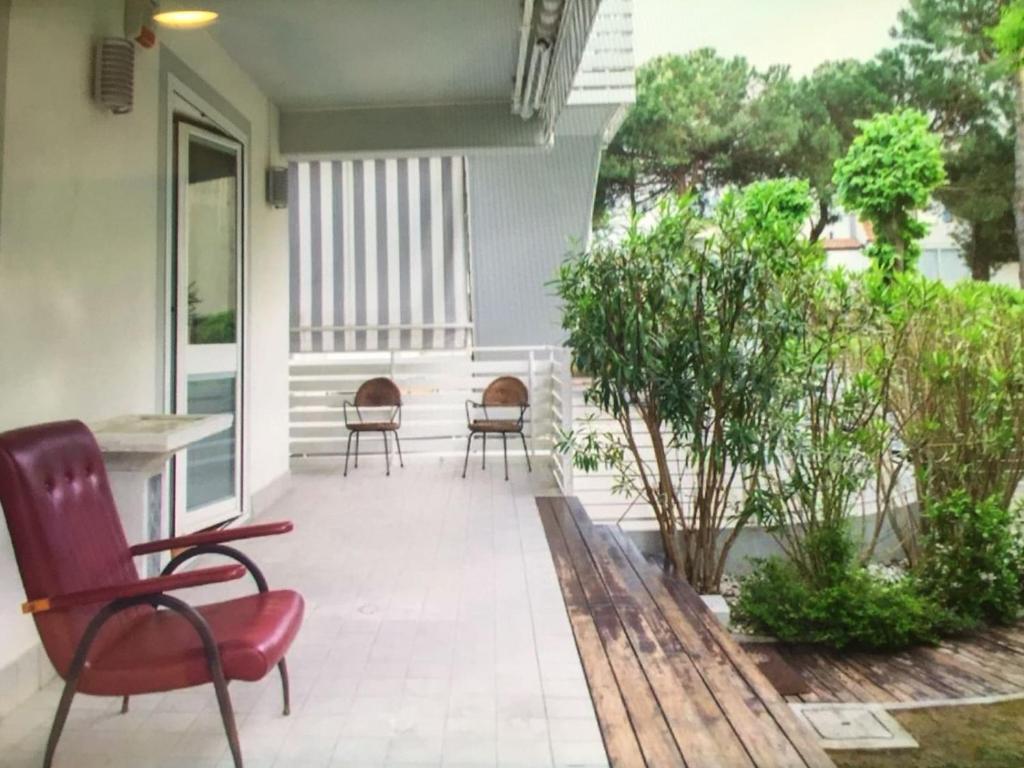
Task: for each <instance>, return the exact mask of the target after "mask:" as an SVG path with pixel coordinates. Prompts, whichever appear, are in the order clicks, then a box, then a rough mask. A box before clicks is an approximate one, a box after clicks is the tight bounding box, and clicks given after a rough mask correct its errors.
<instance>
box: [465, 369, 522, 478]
mask: <svg viewBox="0 0 1024 768" xmlns="http://www.w3.org/2000/svg"><path fill="white" fill-rule="evenodd" d="M529 407H530V392H529V390H528V389H527V388H526V385H525V384H523V382H522V381H520V380H519V379H517V378H516V377H515V376H499V377H498V378H497V379H495V380H494V381H492V382H491V383H490V384H488V385H487V387H486V388H485V389H484V393H483V396H482V397H481V398H480V402H474V401H473V400H467V401H466V425H467V427H468V428H469V437H467V438H466V460H465V461H464V462H463V463H462V477H463V478H465V477H466V469H467V468H468V467H469V451H470V448H471V447H472V445H473V438H474V437H476V436H477V435H479V436H480V437H481V438H483V451H482V455H483V461H482V466H483V468H484V469H486V468H487V436H488V435H501V448H502V453H503V454H504V456H505V479H506V480H508V436H509V435H519V439H520V440H521V441H522V442H523V453H524V454H526V466H527V469H528V470H529V471H530V472H533V466H532V465H531V464H530V450H529V448H527V447H526V435H525V434H524V433H523V427H524V424H525V420H526V410H527V409H528V408H529ZM495 410H497V411H503V412H508V411H512V412H514V413H516V412H517V415H516V416H515V418H508V417H504V416H505V414H504V413H502V414H500V415H501V416H502V417H504V418H501V417H499V416H498V415H496V414H494V413H492V411H495ZM477 414H482V415H483V418H480V417H479V416H478V415H477Z"/></svg>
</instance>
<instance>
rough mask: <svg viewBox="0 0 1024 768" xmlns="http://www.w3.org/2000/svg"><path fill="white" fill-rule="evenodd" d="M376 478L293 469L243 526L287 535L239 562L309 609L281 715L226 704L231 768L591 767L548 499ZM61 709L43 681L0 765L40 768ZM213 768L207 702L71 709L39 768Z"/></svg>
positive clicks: (592, 752) (531, 480)
mask: <svg viewBox="0 0 1024 768" xmlns="http://www.w3.org/2000/svg"><path fill="white" fill-rule="evenodd" d="M381 463H382V462H381V461H380V460H379V459H375V458H373V457H370V458H364V459H363V460H362V461H361V462H360V467H359V469H358V470H356V471H352V472H350V473H349V477H348V478H342V476H341V473H340V470H339V467H338V465H337V463H334V462H319V463H316V464H308V465H305V466H298V465H297V466H296V467H295V471H294V473H293V484H292V487H291V489H290V490H289V491H288V493H287V494H286V495H285V496H284V497H283V498H282V499H281V500H280V501H278V502H277V503H276V504H274V505H273V506H272V507H271V508H270V509H267V510H266V511H265V513H264V514H263V515H262V516H261V519H266V520H273V519H282V518H288V519H292V520H294V522H295V531H294V533H292V534H290V535H288V536H284V537H279V538H273V539H266V540H253V541H251V542H243V543H242V545H241V548H242V549H243V550H244V551H246V552H247V553H248V554H250V555H251V556H252V557H253V559H254V560H255V561H256V562H257V563H259V564H260V566H261V567H262V568H263V570H264V572H265V573H266V575H267V578H268V580H269V581H270V583H271V585H272V586H278V585H279V586H282V587H290V588H294V589H297V590H298V591H300V592H301V593H302V594H303V596H304V597H305V599H306V610H307V613H306V619H305V622H304V625H303V628H302V630H301V631H300V633H299V636H298V638H297V640H296V642H295V644H294V646H293V648H292V651H291V653H290V655H289V658H288V664H289V669H290V672H291V680H292V716H291V717H289V718H284V717H282V716H281V691H280V683H279V680H278V678H277V675H276V674H272V675H270V676H268V678H267V679H266V680H263V681H261V682H259V683H252V684H250V683H235V684H232V686H231V696H232V700H233V703H234V706H235V710H236V717H237V719H238V722H239V732H240V738H241V744H242V752H243V755H244V757H245V763H246V766H247V768H283V767H284V766H287V767H288V768H305V767H306V766H309V767H310V768H312V767H313V766H317V768H327V767H328V766H330V767H332V768H341V766H346V767H348V768H355V767H356V766H375V768H381V767H383V766H402V768H414V766H416V765H429V766H434V768H440V767H441V766H445V767H446V768H452V767H454V766H474V767H476V768H489V766H499V765H501V766H504V765H524V766H525V765H528V766H531V768H543V767H544V766H552V765H576V764H580V765H587V766H590V765H604V764H605V763H606V761H605V758H604V750H603V747H602V745H601V736H600V732H599V730H598V728H597V723H596V720H595V718H594V714H593V707H592V706H591V704H590V700H589V697H588V695H587V688H586V682H585V680H584V677H583V673H582V668H581V667H580V663H579V659H578V657H577V656H576V652H575V644H574V641H573V637H572V630H571V628H570V626H569V622H568V620H567V618H566V615H565V609H564V607H563V605H562V602H561V592H560V590H559V586H558V581H557V578H556V575H555V572H554V569H553V567H552V564H551V559H550V555H549V554H548V550H547V544H546V541H545V538H544V531H543V527H542V526H541V524H540V521H539V519H538V517H537V513H536V507H535V505H534V500H533V499H534V496H535V495H543V494H550V493H551V492H552V488H551V487H550V485H549V484H548V483H546V482H545V479H544V475H543V473H542V472H541V471H535V472H534V473H533V474H532V475H528V474H527V473H526V472H525V467H524V466H520V465H518V464H516V465H513V466H512V468H511V470H512V471H511V475H512V480H511V482H508V483H506V482H504V480H503V477H502V472H501V468H500V467H498V469H496V470H494V471H491V470H488V471H487V472H481V471H479V468H477V471H475V472H471V473H470V474H469V476H468V477H467V479H466V480H462V479H461V477H460V474H461V462H460V461H458V460H456V459H454V458H448V459H439V458H437V457H425V456H409V457H408V458H407V461H406V469H404V470H396V471H395V472H394V473H393V475H392V476H391V477H390V478H386V477H384V475H383V467H382V466H377V465H378V464H381ZM538 463H540V462H539V461H538ZM201 560H203V562H202V563H201V565H209V564H213V562H214V561H213V560H206V559H205V558H201ZM251 589H252V587H251V584H249V583H246V582H238V583H234V584H229V585H217V586H216V587H210V588H203V589H201V590H189V591H187V592H184V593H182V597H184V598H185V599H187V600H190V601H192V602H206V601H210V600H216V599H223V598H225V597H229V596H234V595H237V594H243V593H246V592H248V591H251ZM59 695H60V686H59V685H58V684H57V683H56V682H55V683H53V684H51V685H50V686H48V687H47V688H46V689H44V690H43V691H40V692H39V693H38V694H36V695H35V696H33V697H32V699H30V700H29V701H28V702H27V703H26V704H24V705H23V706H22V707H20V708H19V709H18V710H16V711H15V712H14V713H12V714H11V715H10V716H8V717H7V718H5V719H4V720H3V721H0V750H2V751H3V752H4V754H5V757H4V761H3V764H4V765H5V766H6V765H11V766H16V767H17V768H21V766H22V765H25V766H28V765H31V766H36V765H38V763H39V761H40V758H41V751H42V748H43V745H44V744H45V741H46V736H47V733H48V730H49V724H50V721H51V719H52V717H53V712H54V709H55V707H56V703H57V699H58V698H59ZM549 718H550V720H549ZM8 757H9V758H10V759H9V760H8ZM230 760H231V759H230V753H229V752H228V749H227V742H226V740H225V738H224V733H223V729H222V726H221V722H220V718H219V715H218V711H217V705H216V699H215V697H214V695H213V690H212V689H211V688H210V687H209V686H206V687H203V688H199V689H193V690H189V691H177V692H174V693H169V694H160V695H153V696H138V697H134V698H133V699H132V703H131V711H130V712H129V714H127V715H124V716H122V715H120V714H119V701H118V700H114V699H100V698H94V697H86V696H80V697H78V698H76V700H75V704H74V707H73V709H72V714H71V718H70V720H69V723H68V726H67V730H66V731H65V734H64V736H63V738H62V740H61V744H60V747H59V749H58V760H57V765H75V766H76V767H77V768H91V767H92V766H103V767H104V768H127V766H132V768H135V766H139V765H143V764H145V765H147V766H188V767H189V768H220V767H221V766H230V765H231V761H230Z"/></svg>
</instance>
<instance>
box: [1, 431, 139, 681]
mask: <svg viewBox="0 0 1024 768" xmlns="http://www.w3.org/2000/svg"><path fill="white" fill-rule="evenodd" d="M0 505H2V506H3V510H4V515H5V517H6V518H7V528H8V530H9V531H10V534H11V543H12V544H13V545H14V554H15V557H16V558H17V561H18V569H19V571H20V572H21V580H22V583H23V585H24V587H25V595H26V597H27V598H28V599H29V600H36V599H39V598H43V597H48V596H53V595H57V594H62V593H67V592H77V591H79V590H83V589H93V588H96V587H105V586H110V585H113V584H123V583H125V582H130V581H136V580H138V578H139V576H138V572H137V571H136V569H135V564H134V563H133V562H132V558H131V555H130V554H129V551H128V542H127V541H126V540H125V536H124V529H123V528H122V527H121V518H120V516H119V515H118V512H117V508H116V507H115V505H114V498H113V495H112V494H111V491H110V484H109V481H108V480H107V474H106V470H105V468H104V466H103V458H102V455H101V454H100V450H99V446H98V445H97V444H96V440H95V438H94V437H93V435H92V433H91V432H90V431H89V429H88V427H86V426H85V425H84V424H82V423H81V422H79V421H62V422H54V423H50V424H41V425H38V426H33V427H25V428H23V429H16V430H13V431H11V432H5V433H3V434H0ZM101 607H102V606H100V605H97V606H87V607H85V608H81V609H76V610H73V611H52V612H44V613H40V614H36V615H35V618H36V624H37V626H38V628H39V633H40V637H41V638H42V640H43V645H44V646H45V647H46V650H47V653H48V655H49V656H50V660H51V661H52V662H53V664H54V666H55V667H56V668H57V670H58V671H59V672H61V673H62V674H63V673H64V671H65V670H66V669H67V667H68V666H69V665H70V659H71V654H72V653H73V651H74V647H75V645H77V642H78V638H79V637H80V636H81V633H82V632H83V631H84V629H85V625H86V624H87V623H88V621H89V619H91V618H92V616H93V615H95V613H96V612H97V611H98V610H99V609H100V608H101ZM117 618H118V621H117V622H115V623H114V626H112V627H111V630H110V632H111V633H113V632H115V631H116V625H117V624H123V623H124V622H127V621H130V620H131V619H132V616H131V612H128V613H126V614H123V615H120V616H119V617H117ZM105 633H106V630H105Z"/></svg>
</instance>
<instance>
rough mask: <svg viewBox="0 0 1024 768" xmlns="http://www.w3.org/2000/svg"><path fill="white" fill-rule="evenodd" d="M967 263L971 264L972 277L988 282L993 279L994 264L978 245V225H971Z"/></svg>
mask: <svg viewBox="0 0 1024 768" xmlns="http://www.w3.org/2000/svg"><path fill="white" fill-rule="evenodd" d="M967 263H968V264H970V265H971V279H972V280H978V281H981V282H985V283H987V282H988V281H989V280H991V279H992V265H991V264H990V263H989V260H988V259H987V258H985V254H983V253H982V252H981V248H979V247H978V225H977V224H972V225H971V244H970V253H968V254H967Z"/></svg>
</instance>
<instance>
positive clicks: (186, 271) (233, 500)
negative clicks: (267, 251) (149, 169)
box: [175, 123, 242, 533]
mask: <svg viewBox="0 0 1024 768" xmlns="http://www.w3.org/2000/svg"><path fill="white" fill-rule="evenodd" d="M241 151H242V149H241V146H240V145H239V144H238V143H237V142H235V141H232V140H230V139H226V138H224V137H222V136H219V135H218V134H215V133H211V132H209V131H206V130H203V129H201V128H197V127H196V126H193V125H190V124H187V123H179V124H178V166H177V169H178V170H177V254H176V255H177V274H176V279H177V307H178V312H177V323H176V337H177V342H176V355H175V363H176V369H177V370H176V382H177V386H176V411H177V412H178V413H228V414H231V415H232V416H234V421H233V423H232V426H231V427H229V428H228V429H226V430H224V431H223V432H220V433H218V434H216V435H212V436H210V437H208V438H206V439H204V440H202V441H200V442H198V443H196V444H195V445H193V446H191V447H190V448H189V449H188V450H187V451H185V452H184V454H182V456H181V458H179V459H178V460H177V465H176V467H175V531H176V532H177V533H185V532H189V531H195V530H198V529H200V528H205V527H209V526H211V525H215V524H217V523H219V522H223V521H224V520H227V519H230V518H231V517H235V516H237V515H238V514H239V513H240V504H239V497H240V482H241V478H240V457H241V451H240V447H241V446H240V430H239V424H240V423H241V422H240V417H241V402H240V400H241V398H240V393H241V386H240V385H241V357H240V355H241V339H240V324H239V317H240V306H241V275H240V272H241V232H242V227H241V200H240V194H241ZM182 310H184V311H182Z"/></svg>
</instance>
